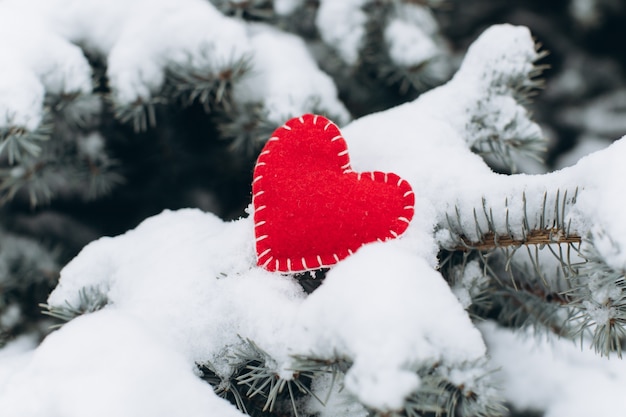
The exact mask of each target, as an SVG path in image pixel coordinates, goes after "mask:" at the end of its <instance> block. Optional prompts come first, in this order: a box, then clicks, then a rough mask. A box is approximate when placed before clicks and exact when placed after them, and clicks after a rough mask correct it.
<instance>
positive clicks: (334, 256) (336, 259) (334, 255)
mask: <svg viewBox="0 0 626 417" xmlns="http://www.w3.org/2000/svg"><path fill="white" fill-rule="evenodd" d="M333 258H335V262H339V256H337V254H336V253H333Z"/></svg>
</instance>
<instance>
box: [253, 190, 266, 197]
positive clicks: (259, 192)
mask: <svg viewBox="0 0 626 417" xmlns="http://www.w3.org/2000/svg"><path fill="white" fill-rule="evenodd" d="M263 194H265V190H261V191H257V193H256V194H255V195H253V196H252V198H257V197H258V196H260V195H263Z"/></svg>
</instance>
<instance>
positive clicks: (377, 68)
mask: <svg viewBox="0 0 626 417" xmlns="http://www.w3.org/2000/svg"><path fill="white" fill-rule="evenodd" d="M402 3H406V4H408V5H413V6H417V7H426V5H425V4H422V3H424V2H411V1H408V2H405V1H400V0H373V1H370V2H368V3H366V4H365V6H364V8H363V9H364V11H365V12H366V13H367V16H368V18H369V20H368V21H367V23H366V25H365V40H364V42H363V45H364V46H363V48H362V51H361V57H362V63H361V65H362V67H363V70H364V71H365V72H366V73H369V74H370V75H371V76H373V77H374V78H375V79H377V80H384V81H385V82H386V84H387V85H389V86H393V87H394V88H396V89H397V91H398V92H399V93H400V94H401V95H403V96H411V95H413V96H414V95H417V94H420V93H423V92H425V91H427V90H429V89H431V88H433V87H436V86H438V85H440V84H442V83H444V82H445V81H447V80H448V79H449V77H450V75H451V71H450V70H451V68H450V67H449V65H448V57H447V56H446V55H445V54H444V53H443V51H442V53H441V54H439V55H438V56H436V57H432V58H431V59H428V60H426V61H423V62H420V63H415V64H414V65H399V64H397V63H395V62H394V61H393V59H392V57H391V56H390V54H389V45H388V44H387V41H386V40H385V35H384V30H385V28H386V27H387V25H388V24H389V22H390V20H391V19H393V18H394V15H395V14H396V13H397V10H396V8H397V7H398V6H399V5H400V4H402ZM426 3H429V2H426ZM428 6H430V5H428Z"/></svg>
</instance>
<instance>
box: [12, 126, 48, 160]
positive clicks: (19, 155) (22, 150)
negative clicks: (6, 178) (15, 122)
mask: <svg viewBox="0 0 626 417" xmlns="http://www.w3.org/2000/svg"><path fill="white" fill-rule="evenodd" d="M51 131H52V129H51V126H50V124H49V123H48V122H47V118H46V121H45V122H43V123H42V124H41V125H40V126H39V128H37V130H35V131H29V130H27V129H26V128H23V127H19V126H10V127H2V128H0V156H6V157H7V159H8V162H9V165H13V164H15V163H18V162H20V161H22V160H23V159H24V158H26V157H28V156H34V157H36V156H38V155H39V154H40V153H41V146H40V143H41V142H43V141H47V140H48V139H49V138H50V134H51Z"/></svg>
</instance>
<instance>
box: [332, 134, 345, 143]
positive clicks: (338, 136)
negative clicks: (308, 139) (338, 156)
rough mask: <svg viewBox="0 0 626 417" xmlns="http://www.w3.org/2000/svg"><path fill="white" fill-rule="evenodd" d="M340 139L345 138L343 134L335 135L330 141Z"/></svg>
mask: <svg viewBox="0 0 626 417" xmlns="http://www.w3.org/2000/svg"><path fill="white" fill-rule="evenodd" d="M339 139H343V136H341V135H337V136H335V137H334V138H332V139H331V140H330V141H331V142H334V141H336V140H339Z"/></svg>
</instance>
